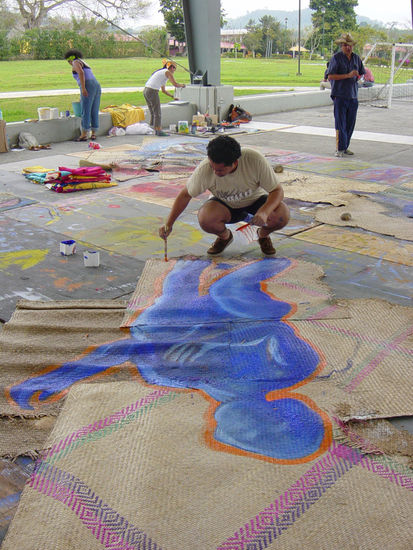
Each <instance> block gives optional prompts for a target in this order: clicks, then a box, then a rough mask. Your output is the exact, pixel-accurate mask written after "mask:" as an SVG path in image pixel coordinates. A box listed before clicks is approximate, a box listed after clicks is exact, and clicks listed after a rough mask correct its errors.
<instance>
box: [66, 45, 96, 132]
mask: <svg viewBox="0 0 413 550" xmlns="http://www.w3.org/2000/svg"><path fill="white" fill-rule="evenodd" d="M82 57H83V56H82V52H80V51H79V50H68V51H67V52H66V53H65V59H66V60H67V61H68V63H69V64H70V65H71V67H72V75H73V78H74V79H75V80H76V82H77V83H78V85H79V88H80V106H81V109H82V131H81V134H80V136H79V137H78V138H77V140H76V141H86V140H87V139H88V135H89V132H90V130H92V135H91V136H90V139H91V140H94V139H96V130H97V129H98V128H99V107H100V96H101V93H102V91H101V88H100V84H99V82H98V81H97V80H96V78H95V76H94V74H93V72H92V69H91V68H90V67H89V65H87V64H86V63H85V62H84V61H83V60H82Z"/></svg>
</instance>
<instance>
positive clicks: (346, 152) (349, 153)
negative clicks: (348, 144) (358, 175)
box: [344, 149, 354, 155]
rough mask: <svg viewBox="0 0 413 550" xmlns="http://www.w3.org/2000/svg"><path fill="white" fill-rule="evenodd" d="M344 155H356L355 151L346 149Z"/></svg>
mask: <svg viewBox="0 0 413 550" xmlns="http://www.w3.org/2000/svg"><path fill="white" fill-rule="evenodd" d="M344 154H345V155H354V153H353V151H350V149H346V150H345V151H344Z"/></svg>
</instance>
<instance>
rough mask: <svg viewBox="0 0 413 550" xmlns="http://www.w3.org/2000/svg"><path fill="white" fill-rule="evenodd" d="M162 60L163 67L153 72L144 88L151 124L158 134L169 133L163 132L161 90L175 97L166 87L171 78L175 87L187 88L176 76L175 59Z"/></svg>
mask: <svg viewBox="0 0 413 550" xmlns="http://www.w3.org/2000/svg"><path fill="white" fill-rule="evenodd" d="M162 62H163V67H162V69H158V70H156V71H155V72H154V73H152V75H151V76H150V77H149V79H148V81H147V82H146V84H145V88H144V90H143V97H144V98H145V101H146V104H147V105H148V109H149V112H150V114H151V121H150V126H152V127H153V129H154V130H155V134H156V135H157V136H167V135H168V134H166V133H165V132H162V123H161V101H160V99H159V90H162V92H163V93H164V94H166V95H169V97H172V99H175V97H174V95H172V94H170V93H169V92H168V91H167V90H166V88H165V84H166V83H167V81H168V80H169V81H170V82H171V84H173V85H174V86H175V88H185V84H179V83H178V82H176V80H175V78H174V73H175V71H176V64H175V63H174V62H173V61H166V59H163V60H162Z"/></svg>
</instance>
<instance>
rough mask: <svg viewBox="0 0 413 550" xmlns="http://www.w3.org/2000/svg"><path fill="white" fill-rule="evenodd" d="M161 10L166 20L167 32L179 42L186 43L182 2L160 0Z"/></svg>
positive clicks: (180, 0) (178, 0) (177, 0)
mask: <svg viewBox="0 0 413 550" xmlns="http://www.w3.org/2000/svg"><path fill="white" fill-rule="evenodd" d="M159 4H160V6H161V9H160V10H159V11H160V12H161V13H162V15H163V18H164V21H165V26H166V30H167V31H168V32H169V34H170V35H171V36H173V37H174V38H175V40H177V41H178V42H185V40H186V36H185V25H184V9H183V7H182V0H160V2H159Z"/></svg>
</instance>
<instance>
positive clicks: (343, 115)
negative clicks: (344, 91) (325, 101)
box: [333, 97, 359, 151]
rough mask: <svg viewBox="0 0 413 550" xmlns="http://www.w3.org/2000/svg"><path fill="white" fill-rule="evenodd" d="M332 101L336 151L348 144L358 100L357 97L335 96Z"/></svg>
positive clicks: (343, 149) (346, 147)
mask: <svg viewBox="0 0 413 550" xmlns="http://www.w3.org/2000/svg"><path fill="white" fill-rule="evenodd" d="M333 101H334V120H335V127H336V149H337V151H345V150H346V149H348V147H349V145H350V139H351V136H352V135H353V131H354V126H355V125H356V117H357V109H358V106H359V102H358V99H345V98H344V97H335V98H334V99H333Z"/></svg>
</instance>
